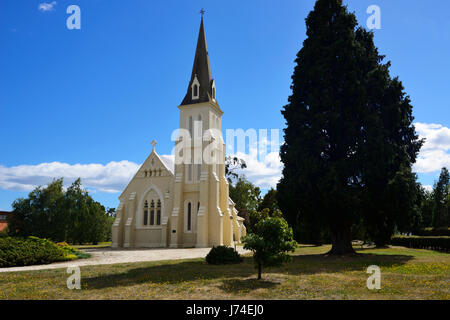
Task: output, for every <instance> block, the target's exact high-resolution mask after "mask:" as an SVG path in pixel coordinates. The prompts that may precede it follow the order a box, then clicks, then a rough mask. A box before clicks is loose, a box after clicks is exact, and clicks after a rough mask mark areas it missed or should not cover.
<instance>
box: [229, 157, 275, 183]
mask: <svg viewBox="0 0 450 320" xmlns="http://www.w3.org/2000/svg"><path fill="white" fill-rule="evenodd" d="M231 156H235V157H238V158H240V159H243V160H244V161H245V162H246V164H247V168H246V169H244V170H239V173H243V174H245V177H246V178H247V179H248V180H249V181H250V182H252V183H253V184H255V185H257V186H258V187H260V188H263V189H269V188H276V186H277V183H278V181H279V180H280V178H281V171H282V170H283V164H282V163H281V160H280V156H279V154H278V152H270V153H268V154H267V155H266V156H265V157H264V159H263V160H258V159H257V157H256V156H255V154H254V153H252V154H250V155H249V154H244V153H241V152H238V153H236V154H233V155H231Z"/></svg>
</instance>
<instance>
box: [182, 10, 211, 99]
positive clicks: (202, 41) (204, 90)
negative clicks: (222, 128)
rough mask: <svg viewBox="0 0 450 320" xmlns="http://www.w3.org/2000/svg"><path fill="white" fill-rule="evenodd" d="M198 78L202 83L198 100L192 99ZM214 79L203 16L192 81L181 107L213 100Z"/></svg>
mask: <svg viewBox="0 0 450 320" xmlns="http://www.w3.org/2000/svg"><path fill="white" fill-rule="evenodd" d="M196 77H197V80H198V82H199V83H200V92H199V98H198V99H194V100H193V99H192V91H191V86H192V83H193V82H194V79H195V78H196ZM213 82H214V79H213V78H212V76H211V66H210V64H209V56H208V47H207V45H206V35H205V27H204V26H203V16H202V20H201V23H200V31H199V33H198V40H197V49H196V50H195V58H194V65H193V67H192V74H191V80H190V81H189V85H188V88H187V93H186V96H185V97H184V99H183V101H182V102H181V105H186V104H192V103H201V102H208V101H211V100H212V85H213Z"/></svg>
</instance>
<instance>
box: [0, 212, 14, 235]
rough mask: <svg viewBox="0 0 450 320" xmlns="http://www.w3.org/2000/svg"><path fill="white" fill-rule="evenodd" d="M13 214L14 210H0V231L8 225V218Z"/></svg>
mask: <svg viewBox="0 0 450 320" xmlns="http://www.w3.org/2000/svg"><path fill="white" fill-rule="evenodd" d="M11 214H12V212H9V211H0V232H2V231H3V230H5V229H6V227H7V226H8V218H9V216H10V215H11Z"/></svg>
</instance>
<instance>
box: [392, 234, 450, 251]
mask: <svg viewBox="0 0 450 320" xmlns="http://www.w3.org/2000/svg"><path fill="white" fill-rule="evenodd" d="M391 244H392V245H395V246H403V247H408V248H416V249H430V250H437V251H444V252H449V251H450V237H417V236H410V237H403V236H398V237H393V238H392V239H391Z"/></svg>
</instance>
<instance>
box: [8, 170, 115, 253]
mask: <svg viewBox="0 0 450 320" xmlns="http://www.w3.org/2000/svg"><path fill="white" fill-rule="evenodd" d="M12 207H13V214H12V215H11V218H10V221H9V224H8V229H9V234H10V235H12V236H20V237H27V236H35V237H39V238H46V239H51V240H53V241H55V242H63V241H65V242H68V243H73V244H75V243H77V244H82V243H93V244H97V243H98V242H102V241H110V240H111V226H112V223H113V222H114V215H115V210H114V209H108V210H105V207H104V206H102V205H101V204H100V203H99V202H97V201H94V200H93V199H92V197H91V196H90V195H89V193H88V191H87V190H85V189H83V188H82V185H81V179H77V180H76V181H74V182H73V183H72V185H71V186H69V187H68V188H67V190H64V187H63V179H62V178H61V179H55V180H53V181H52V182H51V183H49V184H48V185H47V186H46V187H41V186H39V187H37V188H35V189H34V190H33V191H31V192H30V194H29V195H28V197H27V198H19V199H17V200H15V201H14V203H13V204H12Z"/></svg>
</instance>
